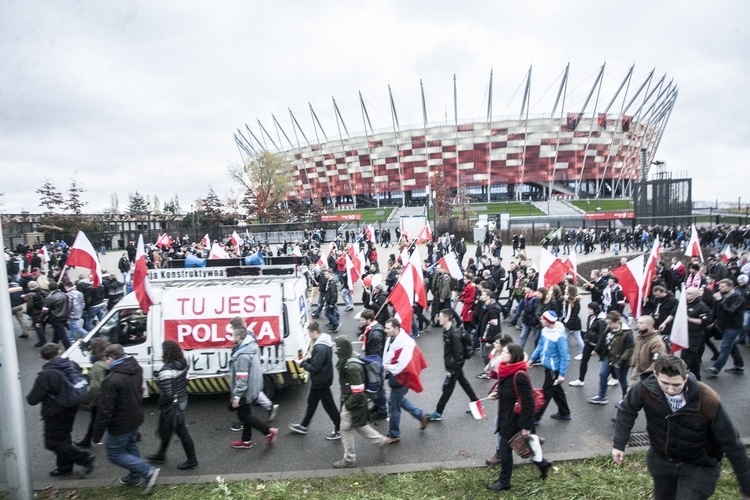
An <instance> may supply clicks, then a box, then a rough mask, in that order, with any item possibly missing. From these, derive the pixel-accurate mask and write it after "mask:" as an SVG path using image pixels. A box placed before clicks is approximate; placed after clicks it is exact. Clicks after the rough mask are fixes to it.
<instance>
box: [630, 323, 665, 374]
mask: <svg viewBox="0 0 750 500" xmlns="http://www.w3.org/2000/svg"><path fill="white" fill-rule="evenodd" d="M666 355H667V346H665V345H664V341H663V340H662V339H661V336H659V332H658V331H656V330H650V331H648V332H645V333H643V332H638V336H637V337H636V338H635V347H634V349H633V359H632V362H631V363H630V366H632V367H633V376H636V375H639V374H641V373H643V372H646V371H649V370H652V369H653V367H654V361H655V360H656V358H658V357H659V356H666Z"/></svg>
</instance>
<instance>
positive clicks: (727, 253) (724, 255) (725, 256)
mask: <svg viewBox="0 0 750 500" xmlns="http://www.w3.org/2000/svg"><path fill="white" fill-rule="evenodd" d="M731 258H732V245H729V244H728V245H727V246H725V247H724V250H723V251H722V252H721V260H722V261H723V262H724V263H725V264H726V263H727V262H729V259H731Z"/></svg>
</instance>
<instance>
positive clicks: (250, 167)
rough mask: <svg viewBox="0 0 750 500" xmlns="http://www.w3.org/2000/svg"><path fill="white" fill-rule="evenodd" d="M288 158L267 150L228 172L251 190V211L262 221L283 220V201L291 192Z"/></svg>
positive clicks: (230, 168)
mask: <svg viewBox="0 0 750 500" xmlns="http://www.w3.org/2000/svg"><path fill="white" fill-rule="evenodd" d="M289 169H290V166H289V162H287V161H286V160H285V159H284V158H283V157H282V156H281V155H279V154H274V153H270V152H268V151H264V152H263V153H262V154H261V155H260V156H258V157H257V158H255V159H254V160H253V161H251V162H250V163H248V164H247V165H244V166H242V167H238V166H235V167H229V169H228V171H229V176H230V177H231V178H232V179H233V180H235V181H237V182H239V183H241V184H242V185H243V186H244V187H245V189H246V190H249V191H251V192H252V194H253V196H252V198H253V199H254V201H253V203H252V204H251V205H250V210H251V211H252V214H253V215H254V216H255V217H257V218H258V220H259V221H260V222H271V221H274V220H284V219H285V218H286V216H285V213H284V211H283V210H281V204H282V202H283V201H284V200H286V199H287V197H288V196H289V191H290V190H291V182H290V179H289Z"/></svg>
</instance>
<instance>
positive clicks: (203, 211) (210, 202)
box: [196, 186, 225, 226]
mask: <svg viewBox="0 0 750 500" xmlns="http://www.w3.org/2000/svg"><path fill="white" fill-rule="evenodd" d="M198 202H199V210H198V211H197V212H196V213H199V214H200V217H199V219H198V220H199V222H200V223H201V224H202V225H206V226H217V225H219V224H222V223H224V218H225V217H224V209H223V206H222V203H221V199H219V197H218V196H217V195H216V192H215V191H214V188H213V187H211V186H209V187H208V194H207V195H206V197H205V198H201V199H199V200H198Z"/></svg>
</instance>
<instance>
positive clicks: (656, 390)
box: [612, 356, 750, 499]
mask: <svg viewBox="0 0 750 500" xmlns="http://www.w3.org/2000/svg"><path fill="white" fill-rule="evenodd" d="M641 409H643V411H644V414H645V415H646V429H647V431H648V437H649V441H650V443H651V447H650V448H649V450H648V453H647V457H646V461H647V464H648V471H649V473H650V474H651V476H652V477H653V479H654V497H655V498H659V499H675V498H709V497H710V496H711V495H712V494H713V493H714V490H715V489H716V484H717V483H718V481H719V475H720V474H721V461H722V458H723V456H724V454H725V453H726V455H727V458H729V462H730V463H731V464H732V468H733V469H734V473H735V475H736V476H737V482H738V483H739V485H740V491H741V492H742V494H743V495H745V496H747V495H750V461H748V457H747V451H745V446H744V445H743V444H742V442H741V441H740V439H739V435H738V433H737V431H736V430H735V428H734V425H733V424H732V421H731V419H730V418H729V415H728V414H727V413H726V411H725V410H724V407H723V406H722V404H721V401H720V400H719V395H718V394H716V392H714V391H713V390H712V389H711V388H710V387H708V386H707V385H705V384H703V383H702V382H698V381H697V380H695V377H694V376H693V375H692V374H690V373H688V372H687V366H686V365H685V362H684V361H682V360H681V359H680V358H677V357H675V356H662V357H660V358H658V359H657V360H656V361H655V363H654V371H653V372H652V373H651V374H650V375H648V374H644V378H642V379H641V380H640V381H638V382H637V383H636V384H635V385H634V386H633V387H631V388H630V390H629V391H628V394H627V396H626V397H625V399H624V400H623V402H622V404H621V405H620V408H619V410H618V411H617V420H616V423H615V438H614V445H613V448H612V458H613V459H614V461H615V462H616V463H618V464H622V461H623V459H624V458H625V451H624V450H625V444H626V443H627V442H628V439H629V437H630V430H631V429H632V428H633V424H634V423H635V420H636V418H637V417H638V413H639V412H640V411H641Z"/></svg>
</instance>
